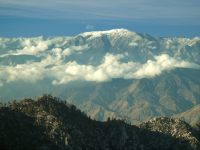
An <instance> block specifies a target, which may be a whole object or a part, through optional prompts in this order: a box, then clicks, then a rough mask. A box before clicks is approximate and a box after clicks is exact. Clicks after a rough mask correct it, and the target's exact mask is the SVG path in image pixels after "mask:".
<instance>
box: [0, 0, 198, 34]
mask: <svg viewBox="0 0 200 150" xmlns="http://www.w3.org/2000/svg"><path fill="white" fill-rule="evenodd" d="M112 28H127V29H130V30H134V31H136V32H142V33H143V32H148V33H150V34H153V35H158V36H170V35H172V36H174V35H177V36H180V35H181V36H182V35H185V36H200V0H99V1H98V0H0V36H37V35H45V36H48V35H53V36H55V35H73V34H77V33H79V32H84V31H90V30H106V29H112Z"/></svg>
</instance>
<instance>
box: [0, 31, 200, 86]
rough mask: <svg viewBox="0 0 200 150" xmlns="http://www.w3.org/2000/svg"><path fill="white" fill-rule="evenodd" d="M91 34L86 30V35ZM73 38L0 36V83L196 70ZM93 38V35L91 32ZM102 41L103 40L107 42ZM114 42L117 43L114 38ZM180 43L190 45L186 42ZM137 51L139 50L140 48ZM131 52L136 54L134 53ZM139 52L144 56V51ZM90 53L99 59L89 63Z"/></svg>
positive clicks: (65, 81)
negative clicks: (114, 50)
mask: <svg viewBox="0 0 200 150" xmlns="http://www.w3.org/2000/svg"><path fill="white" fill-rule="evenodd" d="M104 34H111V33H104ZM120 34H121V33H120ZM91 36H92V35H89V33H88V34H87V36H86V37H91ZM77 37H78V36H77ZM77 37H71V38H62V37H57V38H53V39H48V38H47V39H43V38H41V37H39V38H22V39H10V41H9V40H8V39H0V43H1V46H0V50H1V53H0V86H4V85H5V84H8V83H12V82H21V81H23V82H28V83H37V82H40V81H41V80H44V79H48V81H50V82H51V84H53V85H55V86H56V85H62V84H68V83H69V82H73V81H93V82H106V81H110V80H112V79H114V78H123V79H142V78H153V77H155V76H158V75H161V74H162V73H164V72H165V71H170V70H173V69H175V68H194V69H200V66H199V65H198V64H195V63H193V62H189V61H187V60H183V59H182V58H181V57H175V56H171V55H170V54H167V53H160V54H154V56H153V57H149V58H148V57H147V58H148V59H146V61H145V62H140V61H136V60H134V59H128V58H129V57H130V55H133V54H130V53H129V51H127V52H126V51H124V50H122V51H121V52H120V53H119V52H118V53H114V52H112V51H110V52H108V51H105V50H102V47H103V46H101V45H98V44H99V43H100V42H99V41H98V40H97V39H96V38H88V40H93V41H92V43H94V42H95V41H96V42H97V43H98V44H96V45H98V46H99V47H100V49H98V47H96V50H94V49H93V48H91V45H90V42H89V41H87V40H86V39H82V40H81V41H80V39H78V42H79V44H77ZM94 37H96V36H95V35H94ZM112 37H113V33H112ZM117 37H118V36H117ZM82 38H83V37H82ZM84 40H86V42H82V41H84ZM120 40H121V39H120ZM194 40H197V39H194ZM114 41H116V40H114ZM197 41H198V40H197ZM80 42H82V44H80ZM105 42H106V43H107V42H108V41H105ZM5 43H6V44H5ZM16 43H17V44H16ZM116 43H118V42H117V41H116ZM132 43H133V42H132V41H131V40H130V43H129V44H128V45H127V47H130V45H132V46H133V44H132ZM147 43H149V42H147ZM182 43H184V44H186V45H188V44H191V42H190V41H189V42H185V41H184V42H182ZM101 44H103V43H101ZM136 44H137V45H138V46H139V43H137V42H136V43H135V44H134V46H133V47H132V48H133V50H132V51H134V47H137V46H135V45H136ZM16 45H17V46H16ZM93 45H95V44H93ZM146 47H149V45H146ZM166 47H169V43H167V44H166ZM11 48H13V49H11ZM90 49H91V50H90ZM105 49H107V48H105ZM124 49H125V48H124ZM152 50H154V48H152ZM148 51H149V50H148ZM100 52H101V53H100ZM139 52H140V53H143V51H138V53H139ZM145 53H146V52H145ZM180 54H182V53H180ZM26 55H28V56H31V57H33V58H34V57H39V58H40V60H37V61H36V60H34V59H33V60H29V58H28V57H26ZM134 55H137V54H136V52H135V53H134ZM142 55H143V56H144V54H142ZM147 55H148V54H147ZM174 55H175V54H174ZM176 55H177V54H176ZM22 56H23V59H26V58H27V60H26V61H24V62H23V63H22V62H21V63H18V60H20V59H21V58H22ZM94 56H95V58H99V59H100V61H99V62H98V61H96V64H93V63H90V61H89V59H88V58H93V57H94ZM145 57H146V56H145ZM184 57H185V56H184ZM184 57H183V58H184ZM79 59H81V60H82V59H85V61H86V62H87V63H84V62H82V63H81V61H80V60H79ZM87 59H88V60H87ZM9 61H11V63H10V62H9ZM13 62H14V63H13ZM97 62H98V63H97Z"/></svg>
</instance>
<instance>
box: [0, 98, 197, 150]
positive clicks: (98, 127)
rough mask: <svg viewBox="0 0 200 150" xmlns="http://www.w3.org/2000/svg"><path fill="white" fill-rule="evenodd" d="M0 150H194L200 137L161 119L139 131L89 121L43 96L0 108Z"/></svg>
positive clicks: (116, 123) (187, 127)
mask: <svg viewBox="0 0 200 150" xmlns="http://www.w3.org/2000/svg"><path fill="white" fill-rule="evenodd" d="M0 120H1V121H0V146H1V148H2V149H7V150H18V149H19V150H22V149H34V150H35V149H38V150H44V149H49V150H51V149H52V150H53V149H59V150H61V149H63V150H72V149H73V150H79V149H88V150H93V149H96V150H103V149H107V150H113V149H116V150H122V149H123V150H132V149H135V150H144V149H145V150H160V149H163V150H180V149H182V148H184V149H185V150H198V149H199V148H200V142H199V140H200V137H199V135H200V131H198V130H195V129H193V128H192V127H191V126H190V125H188V124H187V123H185V122H183V121H181V120H179V119H175V118H167V117H160V118H154V119H152V120H150V121H148V122H143V123H142V124H141V125H140V127H137V126H132V125H130V124H126V123H125V122H124V121H122V120H116V119H108V121H106V122H99V121H94V120H91V119H90V118H88V117H87V116H86V115H85V114H84V113H82V112H81V111H80V110H78V109H76V107H75V106H74V105H70V104H67V103H65V102H64V101H61V100H59V99H58V98H55V97H52V96H50V95H44V96H42V97H39V98H38V99H37V100H32V99H24V100H22V101H20V102H16V101H13V102H12V103H8V104H7V105H6V106H5V104H4V105H2V106H0Z"/></svg>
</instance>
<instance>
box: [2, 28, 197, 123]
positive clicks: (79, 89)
mask: <svg viewBox="0 0 200 150" xmlns="http://www.w3.org/2000/svg"><path fill="white" fill-rule="evenodd" d="M199 58H200V38H199V37H195V38H191V39H189V38H180V37H179V38H177V37H169V38H159V37H153V36H151V35H148V34H139V33H135V32H132V31H129V30H126V29H113V30H109V31H98V32H86V33H81V34H79V35H77V36H73V37H67V36H66V37H33V38H0V98H1V99H2V100H10V99H13V98H14V99H19V98H24V97H33V96H39V95H41V94H43V93H50V94H52V95H54V96H60V97H62V98H64V99H66V100H67V101H69V102H71V103H74V104H76V105H77V106H78V107H79V108H81V109H82V110H83V111H85V112H86V113H87V114H88V115H90V116H91V117H93V118H96V119H98V120H105V119H107V117H108V116H109V117H117V118H127V119H128V120H130V121H131V122H135V123H137V122H140V121H141V120H146V119H149V118H151V117H154V116H161V115H167V116H170V115H174V114H177V113H181V112H183V111H186V110H187V109H190V108H192V107H194V106H196V105H197V104H200V79H199V76H200V70H199V69H200V59H199Z"/></svg>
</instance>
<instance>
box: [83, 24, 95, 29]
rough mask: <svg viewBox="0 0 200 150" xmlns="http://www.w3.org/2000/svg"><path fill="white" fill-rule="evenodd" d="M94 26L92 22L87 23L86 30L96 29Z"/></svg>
mask: <svg viewBox="0 0 200 150" xmlns="http://www.w3.org/2000/svg"><path fill="white" fill-rule="evenodd" d="M94 28H95V27H94V26H93V25H90V24H88V25H86V27H85V29H86V30H94Z"/></svg>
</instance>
